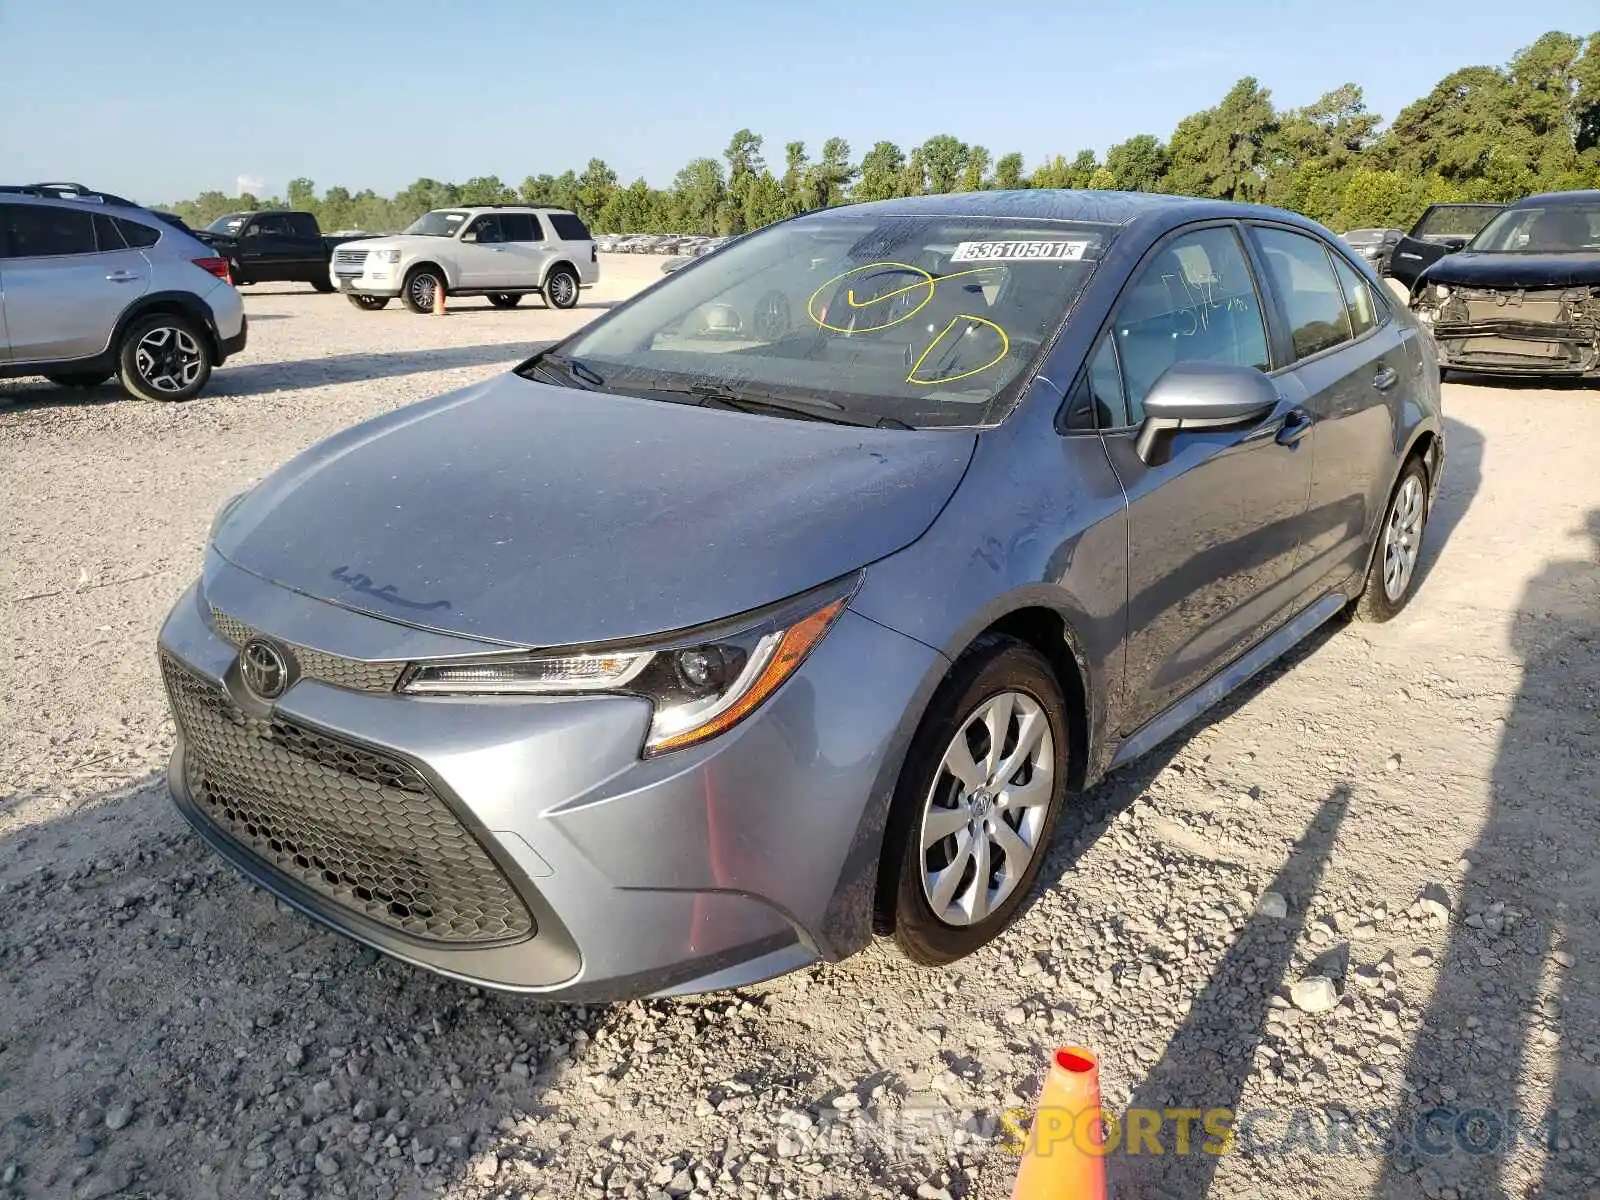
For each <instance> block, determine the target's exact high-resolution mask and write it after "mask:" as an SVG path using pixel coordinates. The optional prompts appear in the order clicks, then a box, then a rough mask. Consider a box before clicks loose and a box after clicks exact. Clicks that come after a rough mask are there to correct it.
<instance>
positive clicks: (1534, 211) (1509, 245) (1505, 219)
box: [1470, 204, 1600, 254]
mask: <svg viewBox="0 0 1600 1200" xmlns="http://www.w3.org/2000/svg"><path fill="white" fill-rule="evenodd" d="M1470 249H1473V250H1480V251H1483V252H1485V253H1489V254H1585V253H1587V254H1594V253H1600V204H1553V205H1550V206H1549V207H1547V208H1533V207H1529V208H1508V209H1506V211H1505V212H1503V213H1501V214H1500V215H1499V216H1498V217H1496V218H1495V219H1494V220H1493V221H1491V222H1490V223H1489V225H1488V226H1487V227H1486V228H1485V229H1484V231H1483V232H1482V233H1480V234H1479V235H1478V236H1477V237H1476V238H1474V239H1473V240H1472V245H1471V246H1470Z"/></svg>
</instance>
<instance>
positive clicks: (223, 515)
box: [206, 488, 250, 544]
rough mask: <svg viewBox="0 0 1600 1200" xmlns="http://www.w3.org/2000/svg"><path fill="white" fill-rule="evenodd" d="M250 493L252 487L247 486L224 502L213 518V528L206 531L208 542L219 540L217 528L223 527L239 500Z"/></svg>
mask: <svg viewBox="0 0 1600 1200" xmlns="http://www.w3.org/2000/svg"><path fill="white" fill-rule="evenodd" d="M249 494H250V489H249V488H245V489H244V490H243V491H238V492H235V493H234V494H233V495H231V496H229V497H228V498H227V499H226V500H224V501H223V502H222V507H221V508H219V509H217V515H216V516H214V517H212V518H211V528H210V529H208V530H207V531H206V542H207V544H210V543H211V542H214V541H216V540H217V530H219V529H221V528H222V523H223V522H224V521H226V520H227V519H228V514H229V513H231V512H232V511H233V510H234V509H235V508H236V507H237V506H238V504H239V501H241V500H243V499H244V498H245V497H246V496H248V495H249Z"/></svg>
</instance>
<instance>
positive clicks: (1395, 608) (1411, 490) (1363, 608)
mask: <svg viewBox="0 0 1600 1200" xmlns="http://www.w3.org/2000/svg"><path fill="white" fill-rule="evenodd" d="M1428 516H1429V512H1428V472H1427V469H1426V468H1425V467H1424V466H1423V465H1422V459H1421V458H1411V459H1408V460H1406V465H1405V466H1404V467H1402V468H1401V470H1400V478H1399V479H1397V480H1396V481H1395V485H1394V490H1393V491H1392V492H1391V493H1390V494H1389V506H1388V507H1387V508H1386V509H1384V512H1383V523H1382V524H1381V525H1379V526H1378V534H1377V541H1376V543H1375V544H1374V545H1373V548H1372V558H1371V562H1370V563H1369V564H1368V566H1367V579H1366V583H1365V584H1364V585H1363V586H1362V589H1361V595H1360V596H1358V597H1356V601H1355V603H1354V604H1353V605H1351V608H1350V614H1351V615H1352V616H1354V617H1355V618H1356V619H1357V620H1359V621H1371V622H1374V623H1379V622H1383V621H1388V620H1392V619H1393V618H1394V617H1396V616H1398V615H1399V613H1400V610H1401V609H1403V608H1405V606H1406V605H1407V604H1409V603H1410V602H1411V596H1412V593H1413V592H1415V591H1416V583H1417V567H1418V566H1419V565H1420V564H1421V561H1422V548H1423V544H1424V538H1425V536H1426V534H1427V531H1428ZM1397 539H1404V542H1403V544H1397ZM1407 554H1409V561H1408V562H1407V560H1406V555H1407ZM1396 567H1398V568H1399V576H1400V578H1399V584H1398V588H1397V587H1395V586H1394V578H1395V576H1394V574H1393V571H1394V570H1395V569H1396Z"/></svg>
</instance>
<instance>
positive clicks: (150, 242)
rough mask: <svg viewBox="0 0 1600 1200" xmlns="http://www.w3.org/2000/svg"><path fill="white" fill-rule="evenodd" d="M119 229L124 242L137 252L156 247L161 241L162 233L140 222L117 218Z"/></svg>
mask: <svg viewBox="0 0 1600 1200" xmlns="http://www.w3.org/2000/svg"><path fill="white" fill-rule="evenodd" d="M115 220H116V223H117V229H118V231H119V232H120V233H121V234H122V240H123V241H125V242H127V243H128V245H130V246H132V247H133V248H134V249H135V250H142V249H144V248H145V247H146V246H154V245H155V244H156V243H157V242H159V241H160V240H161V231H160V230H159V229H152V228H150V226H148V225H144V224H141V223H140V222H138V221H128V220H124V219H123V218H121V217H117V218H115Z"/></svg>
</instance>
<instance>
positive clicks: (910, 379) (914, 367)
mask: <svg viewBox="0 0 1600 1200" xmlns="http://www.w3.org/2000/svg"><path fill="white" fill-rule="evenodd" d="M957 321H971V322H972V323H973V324H975V325H987V326H988V327H989V328H990V329H992V330H994V331H995V332H996V333H998V334H999V335H1000V353H999V354H996V355H995V356H994V357H993V358H991V359H990V360H989V361H988V362H986V363H984V364H983V365H982V366H981V367H974V368H973V369H972V370H970V371H962V372H961V373H960V374H959V375H941V376H940V377H939V378H938V379H918V378H917V372H918V371H919V370H920V369H921V367H922V364H923V362H924V360H926V359H927V357H928V355H930V354H932V353H933V348H934V347H935V346H937V345H938V344H939V343H940V342H942V341H944V339H945V338H946V337H947V336H949V333H950V331H951V330H952V329H954V328H955V327H956V322H957ZM957 336H960V335H957ZM1010 352H1011V339H1010V338H1009V337H1007V336H1006V331H1005V330H1004V329H1002V328H1000V326H998V325H996V324H995V323H994V322H993V321H986V320H984V319H983V318H982V317H974V316H972V315H970V314H968V313H962V314H961V315H960V316H957V317H951V318H950V324H948V325H946V326H945V327H944V328H943V329H941V330H940V331H939V336H938V337H936V338H934V339H933V341H931V342H929V343H928V348H927V349H926V350H924V351H923V352H922V353H921V354H919V355H917V361H916V362H914V363H912V364H911V373H910V374H909V375H907V376H906V382H907V383H920V384H923V385H925V386H931V385H933V384H938V383H954V382H955V381H956V380H958V379H966V378H967V377H968V376H970V375H976V374H978V373H979V372H980V371H987V370H988V369H989V368H990V367H992V366H994V365H995V364H996V363H997V362H999V361H1000V360H1001V359H1002V358H1004V357H1005V356H1006V355H1007V354H1009V353H1010Z"/></svg>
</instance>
